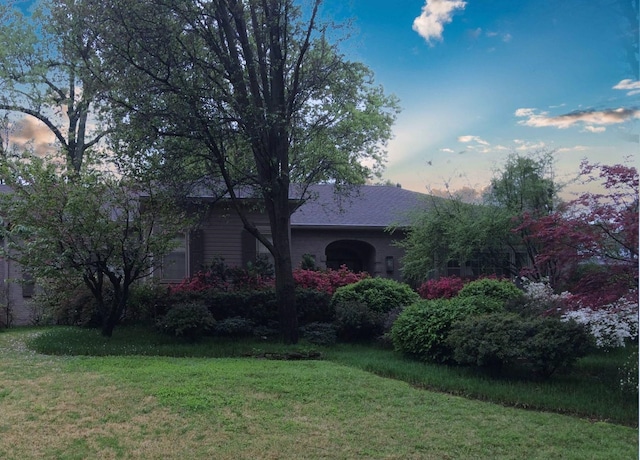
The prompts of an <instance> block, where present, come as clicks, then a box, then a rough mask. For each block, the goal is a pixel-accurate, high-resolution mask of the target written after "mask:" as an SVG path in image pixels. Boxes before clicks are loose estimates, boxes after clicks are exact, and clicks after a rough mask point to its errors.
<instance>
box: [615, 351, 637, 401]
mask: <svg viewBox="0 0 640 460" xmlns="http://www.w3.org/2000/svg"><path fill="white" fill-rule="evenodd" d="M619 372H620V389H621V390H622V391H623V392H625V393H630V394H632V395H635V397H636V399H637V398H638V348H636V349H635V350H633V352H632V353H631V354H630V355H629V357H628V358H627V360H626V361H625V363H624V365H623V366H622V367H621V368H620V369H619Z"/></svg>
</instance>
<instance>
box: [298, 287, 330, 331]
mask: <svg viewBox="0 0 640 460" xmlns="http://www.w3.org/2000/svg"><path fill="white" fill-rule="evenodd" d="M296 305H297V309H298V321H299V323H300V324H301V325H305V324H309V323H330V322H331V321H333V318H334V309H333V308H332V307H331V295H330V294H329V293H327V292H325V291H317V290H315V289H305V288H296Z"/></svg>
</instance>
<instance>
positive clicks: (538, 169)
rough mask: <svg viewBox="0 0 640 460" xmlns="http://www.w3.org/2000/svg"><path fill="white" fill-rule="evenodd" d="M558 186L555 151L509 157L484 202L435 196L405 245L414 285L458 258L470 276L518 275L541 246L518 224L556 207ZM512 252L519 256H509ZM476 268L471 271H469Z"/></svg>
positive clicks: (406, 266) (406, 264)
mask: <svg viewBox="0 0 640 460" xmlns="http://www.w3.org/2000/svg"><path fill="white" fill-rule="evenodd" d="M557 190H558V186H557V185H556V183H555V182H554V180H553V155H552V154H551V153H548V152H544V153H542V154H534V155H529V156H521V155H516V154H513V155H510V156H509V157H508V158H507V160H506V162H505V164H504V167H503V168H502V169H501V170H499V171H497V172H496V175H495V177H494V178H493V179H492V180H491V187H490V188H489V189H488V193H487V194H486V196H485V197H484V202H483V203H481V204H469V203H464V202H462V200H461V199H460V198H459V197H454V196H452V197H449V198H448V199H442V198H436V197H433V202H432V205H431V206H430V207H429V208H428V209H426V210H424V211H420V212H417V213H416V214H415V215H414V220H413V223H412V225H411V229H410V230H409V233H408V234H407V238H406V239H405V240H404V241H403V242H401V246H403V247H404V248H405V251H406V255H405V257H404V259H403V262H404V276H406V277H407V278H408V279H410V280H411V281H413V282H415V283H420V282H422V281H424V280H425V279H427V278H431V277H434V276H439V275H442V274H446V272H447V266H448V264H449V263H450V262H453V261H455V262H457V263H459V264H460V266H461V271H464V267H465V265H467V264H469V265H470V266H469V267H468V270H467V273H463V274H464V275H466V276H478V275H479V274H487V273H490V272H491V271H492V270H497V271H499V272H500V273H501V274H505V275H509V276H517V275H518V274H519V273H520V270H521V269H522V268H523V265H526V264H527V262H526V261H525V260H522V259H521V258H520V257H519V256H518V255H519V254H521V253H523V252H526V254H527V257H528V259H529V263H531V264H533V263H535V260H536V259H535V258H536V255H537V253H538V245H537V244H536V243H535V242H534V241H533V240H532V239H530V238H527V235H528V230H527V229H525V228H523V227H521V226H519V225H520V223H521V222H522V220H523V219H524V216H525V215H527V216H530V215H535V216H544V215H548V214H549V212H551V210H552V209H553V208H554V206H555V203H556V201H557V197H556V193H557ZM509 252H511V253H512V254H514V255H515V257H506V254H507V253H509ZM470 270H471V271H473V273H470V272H469V271H470Z"/></svg>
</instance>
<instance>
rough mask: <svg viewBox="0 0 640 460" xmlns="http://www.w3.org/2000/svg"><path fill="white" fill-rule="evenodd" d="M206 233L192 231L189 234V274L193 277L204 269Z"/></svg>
mask: <svg viewBox="0 0 640 460" xmlns="http://www.w3.org/2000/svg"><path fill="white" fill-rule="evenodd" d="M204 262H205V261H204V232H203V231H202V230H191V231H190V232H189V273H188V276H192V275H194V274H195V273H197V272H199V271H200V270H202V269H203V268H204Z"/></svg>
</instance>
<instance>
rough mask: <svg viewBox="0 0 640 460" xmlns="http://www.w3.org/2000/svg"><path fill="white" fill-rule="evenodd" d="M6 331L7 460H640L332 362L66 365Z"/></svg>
mask: <svg viewBox="0 0 640 460" xmlns="http://www.w3.org/2000/svg"><path fill="white" fill-rule="evenodd" d="M29 334H33V332H32V331H28V330H10V331H8V332H3V333H1V334H0V458H2V459H20V460H22V459H36V458H38V459H40V458H55V459H85V458H89V459H93V458H95V459H109V458H114V459H115V458H123V459H128V458H140V459H155V458H157V459H199V458H205V459H315V458H319V459H321V458H327V459H351V458H354V459H356V458H367V459H368V458H372V459H374V458H389V459H412V458H413V459H471V458H513V459H536V458H539V459H553V458H562V459H572V458H575V459H637V458H638V432H637V429H636V428H631V427H625V426H621V425H615V424H609V423H604V422H591V421H589V420H585V419H580V418H575V417H570V416H564V415H558V414H551V413H542V412H535V411H527V410H523V409H515V408H506V407H503V406H500V405H496V404H491V403H485V402H479V401H471V400H467V399H464V398H462V397H457V396H451V395H446V394H441V393H434V392H429V391H426V390H422V389H417V388H414V387H412V386H410V385H409V384H407V383H404V382H401V381H397V380H392V379H387V378H382V377H378V376H375V375H373V374H371V373H368V372H366V371H363V370H359V369H356V368H352V367H348V366H344V365H340V364H336V363H332V362H328V361H271V360H260V359H254V358H215V359H212V358H166V357H147V356H144V357H143V356H129V357H115V356H107V357H67V356H46V355H39V354H36V353H34V352H32V351H30V350H28V349H27V348H26V347H25V345H24V340H25V338H27V337H28V335H29Z"/></svg>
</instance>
